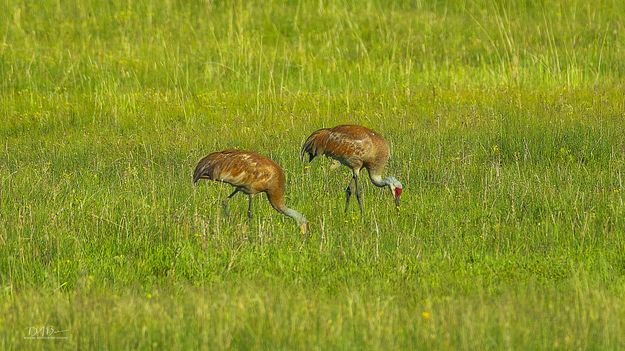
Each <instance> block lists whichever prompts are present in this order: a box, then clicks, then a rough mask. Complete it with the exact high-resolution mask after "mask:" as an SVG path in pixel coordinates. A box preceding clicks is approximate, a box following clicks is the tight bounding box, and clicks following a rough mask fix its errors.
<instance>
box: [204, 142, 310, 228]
mask: <svg viewBox="0 0 625 351" xmlns="http://www.w3.org/2000/svg"><path fill="white" fill-rule="evenodd" d="M200 179H210V180H214V181H219V182H224V183H228V184H230V185H232V186H233V187H234V188H235V190H234V191H233V192H232V193H231V194H230V195H229V196H228V197H227V198H226V199H224V200H223V203H222V204H223V207H224V210H225V211H226V214H227V213H228V200H229V199H230V198H232V197H233V196H234V195H235V194H237V193H238V192H243V193H245V194H247V195H248V196H249V208H248V217H249V218H251V217H252V195H254V194H257V193H266V194H267V199H268V200H269V203H270V204H271V206H272V207H273V208H274V209H275V210H276V211H278V212H280V213H282V214H284V215H286V216H289V217H291V218H293V219H295V220H296V221H297V224H298V225H299V227H300V229H301V231H302V233H305V232H306V231H307V230H308V222H307V221H306V218H304V216H303V215H302V214H301V213H299V212H297V211H295V210H293V209H290V208H288V207H286V205H285V203H284V188H285V184H286V178H285V176H284V171H283V170H282V168H281V167H280V166H279V165H278V164H277V163H276V162H275V161H273V160H272V159H270V158H268V157H265V156H263V155H261V154H259V153H256V152H253V151H243V150H224V151H218V152H213V153H211V154H209V155H208V156H206V157H204V158H202V159H201V160H200V161H199V162H198V164H197V166H196V167H195V172H194V173H193V183H197V182H198V181H199V180H200Z"/></svg>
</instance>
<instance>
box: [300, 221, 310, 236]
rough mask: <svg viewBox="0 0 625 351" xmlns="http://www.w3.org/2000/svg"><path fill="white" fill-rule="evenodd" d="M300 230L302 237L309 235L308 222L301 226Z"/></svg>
mask: <svg viewBox="0 0 625 351" xmlns="http://www.w3.org/2000/svg"><path fill="white" fill-rule="evenodd" d="M299 230H300V232H302V235H305V234H306V233H308V222H304V223H302V224H300V226H299Z"/></svg>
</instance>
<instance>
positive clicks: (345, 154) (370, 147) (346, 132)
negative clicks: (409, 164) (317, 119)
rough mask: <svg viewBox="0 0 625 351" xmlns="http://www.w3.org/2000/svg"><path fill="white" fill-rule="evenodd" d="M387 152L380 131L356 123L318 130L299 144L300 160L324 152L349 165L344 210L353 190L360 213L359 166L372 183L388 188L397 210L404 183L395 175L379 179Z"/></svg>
mask: <svg viewBox="0 0 625 351" xmlns="http://www.w3.org/2000/svg"><path fill="white" fill-rule="evenodd" d="M390 153H391V152H390V148H389V145H388V142H387V141H386V140H385V139H384V138H383V137H382V135H381V134H380V133H378V132H375V131H373V130H371V129H369V128H365V127H363V126H359V125H340V126H336V127H334V128H323V129H319V130H317V131H315V132H314V133H312V134H311V135H310V136H309V137H308V139H306V142H304V145H303V146H302V151H301V157H302V160H303V159H304V156H305V155H306V154H308V156H309V161H312V160H313V159H314V158H315V157H316V156H319V155H325V156H327V157H330V158H333V159H335V160H337V161H339V162H340V163H342V164H343V165H345V166H347V167H349V168H351V170H352V173H353V176H352V179H351V180H350V181H349V184H348V185H347V188H346V189H345V192H346V196H347V199H346V201H345V212H347V209H348V207H349V199H350V197H351V195H352V192H355V194H356V200H358V206H359V207H360V213H361V214H362V212H363V209H362V202H361V200H360V188H359V186H358V176H359V174H360V170H361V169H362V168H365V169H367V172H368V173H369V178H370V179H371V183H373V184H374V185H375V186H377V187H387V186H388V187H389V189H390V190H391V193H392V194H393V196H394V197H395V206H396V207H397V208H398V209H399V199H400V196H401V192H402V189H403V186H402V185H401V183H400V182H399V180H397V179H396V178H395V177H385V178H382V172H383V171H384V167H385V166H386V163H387V161H388V159H389V157H390ZM352 188H353V189H352Z"/></svg>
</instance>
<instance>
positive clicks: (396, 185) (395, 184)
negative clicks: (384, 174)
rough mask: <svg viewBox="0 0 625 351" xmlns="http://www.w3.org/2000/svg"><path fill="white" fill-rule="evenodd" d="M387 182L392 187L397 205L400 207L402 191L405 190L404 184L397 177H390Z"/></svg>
mask: <svg viewBox="0 0 625 351" xmlns="http://www.w3.org/2000/svg"><path fill="white" fill-rule="evenodd" d="M387 183H388V186H389V188H390V189H391V193H392V194H393V197H394V198H395V207H397V209H399V204H400V198H401V192H402V191H403V190H404V187H403V185H401V182H400V181H399V180H397V178H395V177H388V180H387Z"/></svg>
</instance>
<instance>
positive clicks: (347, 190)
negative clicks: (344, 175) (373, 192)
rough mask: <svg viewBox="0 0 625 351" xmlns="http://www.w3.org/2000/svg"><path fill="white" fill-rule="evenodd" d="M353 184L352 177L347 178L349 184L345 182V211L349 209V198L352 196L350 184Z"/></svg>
mask: <svg viewBox="0 0 625 351" xmlns="http://www.w3.org/2000/svg"><path fill="white" fill-rule="evenodd" d="M353 184H354V178H353V177H352V179H350V180H349V184H347V188H345V213H347V210H348V209H349V199H350V198H351V196H352V186H353Z"/></svg>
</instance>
